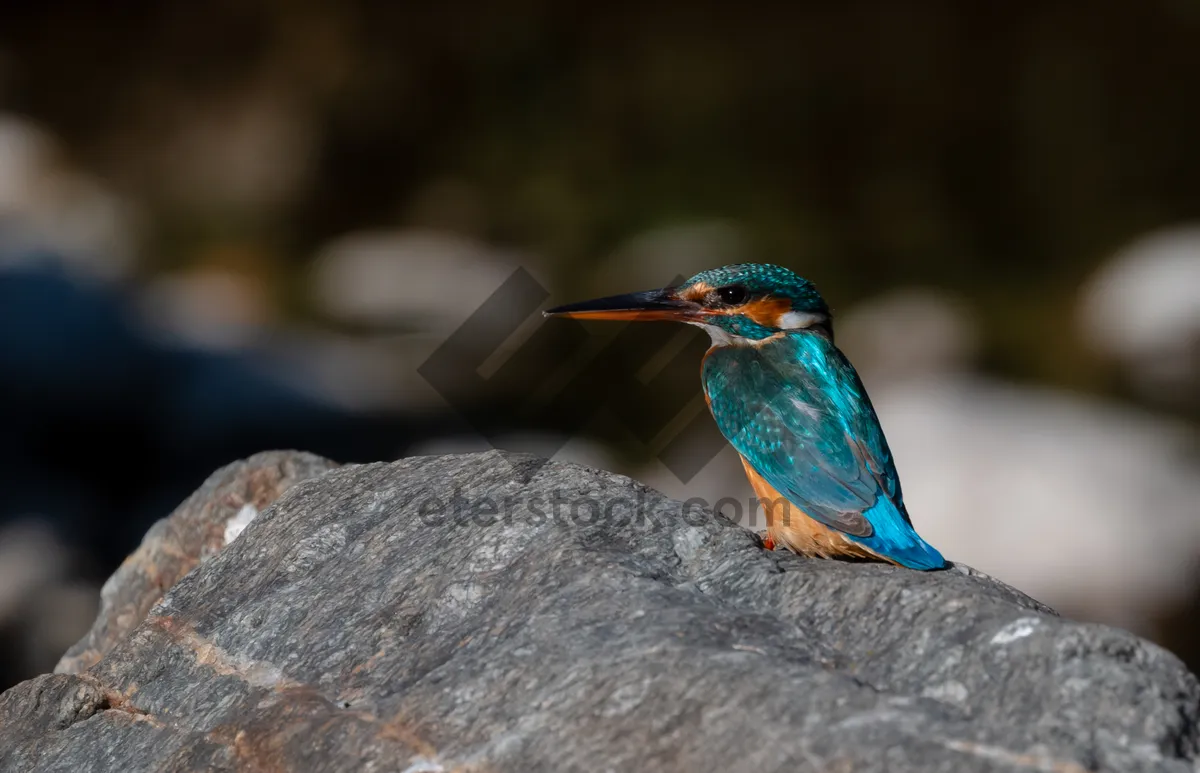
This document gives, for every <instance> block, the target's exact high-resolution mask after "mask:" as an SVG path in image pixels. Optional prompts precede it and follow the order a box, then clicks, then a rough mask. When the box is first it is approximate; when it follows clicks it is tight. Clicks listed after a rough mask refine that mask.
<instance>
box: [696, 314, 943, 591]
mask: <svg viewBox="0 0 1200 773" xmlns="http://www.w3.org/2000/svg"><path fill="white" fill-rule="evenodd" d="M703 379H704V390H705V394H706V395H707V397H708V401H709V406H710V408H711V409H712V413H713V417H714V418H715V419H716V422H717V427H718V428H719V429H720V430H721V433H722V434H723V435H725V437H726V438H727V439H728V440H729V442H730V443H731V444H733V447H734V448H736V449H737V451H738V452H739V453H740V454H741V455H742V456H743V457H745V458H746V460H747V461H748V462H749V463H750V465H751V466H752V467H754V469H755V470H756V471H757V472H758V474H759V475H761V476H762V477H763V478H764V479H766V481H767V482H768V483H770V484H771V486H773V487H774V488H775V490H776V491H778V492H779V493H780V494H782V495H783V496H785V497H787V499H788V500H789V501H790V502H792V503H793V504H795V505H796V506H797V507H799V508H800V509H801V510H803V511H804V512H805V513H807V514H808V515H809V516H810V517H812V518H815V519H816V520H818V521H820V522H821V523H823V524H825V525H826V526H829V527H831V528H833V529H837V530H838V531H841V532H843V533H844V534H846V535H847V536H849V537H850V538H851V539H853V540H855V541H857V542H860V543H862V544H863V545H865V546H867V547H868V548H870V549H872V550H874V551H875V552H876V553H879V554H881V555H884V556H886V557H888V558H891V559H893V560H895V561H897V562H899V563H901V564H903V565H905V566H909V567H912V568H914V569H938V568H941V567H942V566H944V565H945V560H944V559H943V558H942V556H941V554H940V553H938V551H937V550H935V549H934V548H933V547H932V546H930V545H929V544H927V543H926V542H925V541H924V540H922V539H921V537H920V536H919V535H918V534H917V533H916V531H915V530H914V529H913V527H912V523H911V521H910V520H909V517H908V512H907V511H906V510H905V508H904V496H903V493H902V492H901V489H900V477H899V475H898V474H897V473H896V466H895V464H894V462H893V461H892V453H891V450H890V449H889V448H888V445H887V440H886V438H884V435H883V429H882V428H881V427H880V425H879V419H878V417H876V415H875V409H874V408H873V407H872V406H871V401H870V399H869V398H868V397H867V393H866V390H865V389H863V386H862V382H861V381H860V379H859V377H858V373H857V372H855V370H854V367H853V366H852V365H850V363H849V361H848V360H846V358H845V356H844V355H842V353H841V352H840V351H838V349H837V348H836V347H835V346H834V345H833V342H832V341H829V340H828V339H827V338H824V337H822V336H818V335H814V334H810V333H793V334H788V335H784V336H780V337H779V338H776V339H772V340H771V341H769V342H767V343H765V344H762V345H761V346H726V347H717V348H714V349H712V350H710V352H709V354H708V356H707V357H705V360H704V369H703Z"/></svg>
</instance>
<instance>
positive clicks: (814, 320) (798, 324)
mask: <svg viewBox="0 0 1200 773" xmlns="http://www.w3.org/2000/svg"><path fill="white" fill-rule="evenodd" d="M828 321H829V317H828V316H826V315H824V314H813V313H810V312H807V311H785V312H784V313H782V314H780V315H779V323H778V325H777V327H778V328H779V329H780V330H802V329H804V328H806V327H812V326H813V325H820V324H823V323H825V322H828Z"/></svg>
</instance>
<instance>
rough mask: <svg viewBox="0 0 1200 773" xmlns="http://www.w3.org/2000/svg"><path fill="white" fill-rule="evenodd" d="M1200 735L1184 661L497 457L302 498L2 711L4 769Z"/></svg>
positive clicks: (961, 748)
mask: <svg viewBox="0 0 1200 773" xmlns="http://www.w3.org/2000/svg"><path fill="white" fill-rule="evenodd" d="M456 489H458V490H460V491H461V499H460V500H459V501H458V502H457V503H450V502H447V501H446V500H447V499H448V498H449V497H451V495H453V494H454V493H455V490H456ZM439 502H440V503H441V504H442V505H444V506H443V507H441V508H439V507H438V506H437V505H438V504H439ZM226 520H227V519H226ZM1198 719H1200V685H1198V683H1197V680H1196V678H1195V677H1194V676H1192V675H1191V674H1190V673H1188V672H1187V670H1186V669H1185V668H1184V667H1183V665H1182V664H1181V663H1180V662H1179V661H1178V660H1177V659H1176V658H1175V657H1174V656H1172V655H1171V654H1169V653H1167V652H1166V651H1164V650H1162V649H1160V648H1159V647H1157V646H1155V645H1153V644H1150V643H1148V642H1145V641H1142V640H1140V639H1138V638H1136V637H1134V636H1132V635H1131V634H1128V633H1125V632H1122V631H1118V630H1114V629H1110V628H1105V627H1101V626H1095V625H1081V624H1078V623H1073V622H1070V621H1067V620H1063V619H1061V618H1059V617H1057V616H1055V615H1054V613H1053V612H1052V611H1050V610H1049V609H1047V608H1046V607H1044V606H1042V605H1041V604H1039V603H1037V602H1035V601H1033V600H1031V599H1029V598H1027V597H1025V596H1022V595H1021V594H1019V593H1017V592H1016V591H1014V590H1012V589H1011V588H1008V587H1006V586H1004V585H1002V584H1000V583H998V582H996V581H994V580H991V579H990V578H987V577H985V576H982V575H980V574H978V573H976V572H973V571H971V570H969V569H965V568H961V567H960V568H955V569H952V570H948V571H944V572H937V573H919V572H914V571H909V570H905V569H899V568H895V567H891V566H884V565H877V564H851V563H840V562H832V561H821V560H808V559H803V558H800V557H797V556H793V555H790V554H786V553H783V552H779V551H776V552H766V551H764V550H763V549H762V547H761V544H760V542H759V541H758V539H757V537H755V535H753V534H751V533H749V532H747V531H745V530H743V529H741V528H739V527H737V526H735V525H733V524H731V523H728V522H726V521H724V520H723V519H721V518H719V517H717V516H714V515H713V514H711V513H710V512H708V511H703V510H699V509H694V510H691V511H685V510H684V508H683V506H682V505H681V504H680V503H678V502H675V501H672V500H669V499H667V498H665V497H663V496H662V495H660V494H658V493H656V492H654V491H651V490H649V489H646V488H644V487H642V486H640V485H638V484H637V483H635V482H633V481H630V480H629V479H627V478H623V477H620V476H617V475H612V474H609V473H605V472H599V471H596V470H590V469H586V468H582V467H576V466H572V465H565V464H557V463H549V464H544V463H542V462H541V461H540V460H534V459H531V458H527V457H519V456H515V455H508V454H504V453H500V452H491V453H487V454H476V455H464V456H443V457H424V458H413V459H406V460H403V461H400V462H396V463H394V464H373V465H365V466H355V467H344V468H341V469H337V470H333V471H331V472H327V473H325V474H324V475H321V476H320V477H317V478H315V479H309V480H304V481H300V482H297V483H296V484H295V485H293V486H292V487H291V488H290V489H289V490H288V491H286V493H284V494H283V495H282V497H281V498H280V499H279V500H278V502H276V503H275V504H274V505H273V506H271V507H269V508H268V509H266V510H265V511H264V512H263V513H262V514H261V515H260V516H259V517H258V518H257V519H255V520H254V521H253V522H252V523H250V525H249V526H248V527H247V528H246V530H245V532H244V533H243V534H242V535H241V536H240V537H238V538H237V539H236V540H234V541H232V542H231V543H230V544H228V546H226V547H225V548H224V549H223V550H222V551H220V552H219V553H217V554H216V555H215V556H213V557H211V558H209V559H208V560H205V561H202V562H201V563H200V564H199V566H198V567H197V568H195V569H194V570H193V571H191V573H189V574H188V575H187V576H185V577H184V578H183V579H182V580H180V581H179V582H178V584H176V585H175V586H174V587H173V588H171V589H170V591H169V592H168V593H167V594H166V596H165V597H164V598H163V599H162V601H161V602H160V603H159V604H158V605H157V606H155V607H154V608H153V609H152V610H150V612H149V614H148V615H147V616H146V617H145V619H144V620H142V621H141V622H140V624H138V625H137V627H136V628H135V629H134V630H133V632H132V634H130V635H128V636H127V637H125V638H123V639H121V640H120V641H117V642H116V643H115V644H114V645H113V646H111V647H110V648H109V649H107V651H106V653H105V654H104V655H103V658H102V659H101V660H99V662H97V663H96V664H95V665H93V666H92V667H91V668H90V669H89V670H87V671H86V672H85V673H79V674H58V675H52V676H43V677H39V678H37V679H34V680H31V681H29V682H25V683H23V684H21V685H18V686H17V687H14V688H13V689H12V690H10V691H9V692H7V693H5V694H4V695H3V696H0V767H2V768H3V769H5V770H31V769H37V770H64V771H72V773H74V772H76V771H79V770H89V771H108V770H112V771H125V770H260V769H261V770H267V769H270V770H278V769H284V770H304V771H309V770H311V771H325V770H329V771H340V770H374V771H397V773H404V772H407V773H418V772H419V771H451V770H454V771H492V770H495V771H542V770H544V771H558V770H581V771H606V770H612V771H657V770H681V771H743V770H744V771H773V770H779V771H783V770H788V771H891V772H893V773H896V772H901V771H920V772H921V773H936V772H937V771H946V772H947V773H949V772H951V771H953V772H954V773H961V772H962V771H1022V770H1026V771H1043V772H1048V773H1080V772H1082V771H1089V770H1114V771H1180V772H1181V773H1182V772H1183V771H1193V770H1194V769H1195V768H1194V761H1195V760H1196V759H1197V758H1198V757H1200V754H1198V752H1200V725H1198Z"/></svg>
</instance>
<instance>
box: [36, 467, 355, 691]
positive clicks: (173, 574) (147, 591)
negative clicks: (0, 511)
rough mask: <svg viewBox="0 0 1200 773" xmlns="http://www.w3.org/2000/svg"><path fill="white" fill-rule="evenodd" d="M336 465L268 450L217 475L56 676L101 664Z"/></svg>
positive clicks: (115, 589)
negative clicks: (292, 493)
mask: <svg viewBox="0 0 1200 773" xmlns="http://www.w3.org/2000/svg"><path fill="white" fill-rule="evenodd" d="M336 466H337V465H335V464H334V463H333V462H330V461H328V460H326V459H322V458H321V457H319V456H313V455H311V454H300V453H280V452H268V453H262V454H257V455H255V456H252V457H250V458H249V459H247V460H245V461H242V462H236V463H234V464H231V465H229V466H227V467H223V468H222V469H220V470H218V471H217V472H216V473H214V474H213V475H212V477H210V478H209V479H208V480H207V481H205V482H204V485H202V486H201V487H200V489H199V490H198V491H197V492H196V493H194V494H192V495H191V496H190V497H188V499H187V501H185V502H184V503H183V504H182V505H180V506H179V508H178V509H177V510H175V512H174V513H172V514H171V515H170V517H168V518H164V519H163V520H161V521H159V522H158V523H156V524H154V526H152V527H151V528H150V531H149V532H148V533H147V534H146V538H145V539H144V540H142V544H141V546H140V547H139V548H138V549H137V550H136V551H135V552H134V553H133V555H131V556H129V558H127V559H126V560H125V562H124V563H123V564H121V567H120V568H119V569H117V571H116V574H114V575H113V576H112V577H111V578H110V579H109V581H108V582H107V583H105V585H104V588H103V589H102V590H101V591H100V605H101V606H100V614H99V616H98V617H97V618H96V622H95V623H94V624H93V626H92V629H91V631H89V632H88V635H87V636H85V637H84V638H83V639H82V640H81V641H79V642H78V643H77V644H75V646H73V647H71V649H70V650H68V651H67V654H66V655H64V656H63V658H62V660H61V661H60V662H59V664H58V667H57V668H56V671H59V672H62V673H69V674H77V673H80V672H82V671H86V670H87V669H89V668H91V667H92V666H94V665H95V664H96V663H97V662H99V661H100V659H101V658H103V657H104V656H105V654H107V653H108V651H109V650H110V649H112V648H113V646H115V645H116V644H117V643H118V642H120V641H121V640H122V639H124V638H125V637H127V636H128V635H129V634H130V633H131V632H132V631H133V629H134V628H136V627H137V626H138V624H139V623H141V622H142V620H144V619H145V618H146V615H147V613H149V611H150V608H151V607H153V606H154V605H155V604H157V603H158V602H159V601H161V600H162V597H163V594H164V593H165V592H166V591H167V590H168V589H169V588H171V587H172V586H174V585H175V583H177V582H179V580H180V579H182V578H183V576H184V575H186V574H187V573H188V572H190V571H192V570H193V569H195V568H196V566H197V565H199V564H200V562H201V561H203V560H204V559H206V558H209V557H211V556H214V555H216V554H217V553H219V552H220V551H221V550H222V549H223V548H224V547H225V545H226V544H227V543H228V542H231V541H232V540H234V539H236V538H237V537H238V535H239V534H240V533H241V529H243V528H245V526H246V525H248V524H249V522H251V521H252V520H253V519H254V518H256V517H257V516H258V514H259V512H260V511H262V510H263V509H264V508H266V507H267V506H268V505H270V504H272V503H273V502H274V501H275V500H276V499H278V498H279V497H280V496H281V495H283V493H284V492H286V491H287V490H288V489H290V488H291V487H292V486H294V485H296V484H297V483H299V482H300V481H302V480H307V479H309V478H312V477H315V476H317V475H320V474H322V473H325V472H328V471H329V470H331V469H334V468H335V467H336Z"/></svg>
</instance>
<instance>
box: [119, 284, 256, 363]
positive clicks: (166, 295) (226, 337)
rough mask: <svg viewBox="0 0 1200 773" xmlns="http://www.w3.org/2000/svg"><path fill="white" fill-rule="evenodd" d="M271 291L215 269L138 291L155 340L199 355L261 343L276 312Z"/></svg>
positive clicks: (143, 319) (144, 319)
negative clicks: (191, 349) (193, 349)
mask: <svg viewBox="0 0 1200 773" xmlns="http://www.w3.org/2000/svg"><path fill="white" fill-rule="evenodd" d="M267 296H268V291H267V288H266V287H264V286H263V285H262V283H261V282H260V281H258V280H256V279H254V278H252V277H250V276H248V275H245V274H241V273H238V272H235V271H228V270H225V269H221V268H216V267H202V268H197V269H193V270H190V271H181V272H174V273H168V274H160V275H158V276H155V277H152V278H150V279H149V280H147V281H146V282H145V283H144V284H143V285H141V287H140V288H139V289H138V291H137V305H138V312H139V316H140V320H141V322H142V323H143V326H144V329H145V330H146V331H147V333H149V334H150V335H151V337H153V338H155V339H158V340H162V341H164V342H167V343H173V344H178V345H183V346H188V347H196V348H201V349H227V350H228V349H241V348H246V347H249V346H252V345H254V344H258V343H262V340H263V338H264V336H265V334H266V332H267V324H268V323H269V322H270V320H271V317H272V308H271V305H270V301H269V299H268V297H267Z"/></svg>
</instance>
